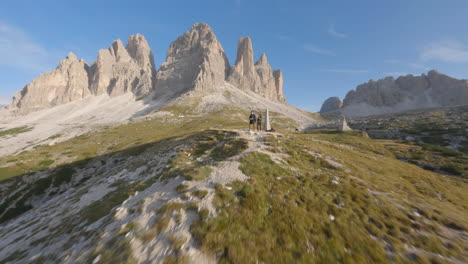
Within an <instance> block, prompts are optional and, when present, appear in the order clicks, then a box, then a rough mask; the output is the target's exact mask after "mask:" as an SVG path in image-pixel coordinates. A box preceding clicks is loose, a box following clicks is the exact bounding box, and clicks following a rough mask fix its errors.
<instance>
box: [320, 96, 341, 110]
mask: <svg viewBox="0 0 468 264" xmlns="http://www.w3.org/2000/svg"><path fill="white" fill-rule="evenodd" d="M342 106H343V101H341V99H340V98H339V97H336V96H334V97H330V98H328V99H327V100H325V102H323V104H322V107H321V108H320V113H326V112H331V111H335V110H339V109H340V108H341V107H342Z"/></svg>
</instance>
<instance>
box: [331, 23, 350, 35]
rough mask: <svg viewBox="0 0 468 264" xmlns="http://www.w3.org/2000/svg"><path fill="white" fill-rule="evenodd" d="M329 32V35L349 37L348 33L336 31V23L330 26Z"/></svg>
mask: <svg viewBox="0 0 468 264" xmlns="http://www.w3.org/2000/svg"><path fill="white" fill-rule="evenodd" d="M327 33H328V35H330V36H332V37H335V38H347V37H348V35H346V34H344V33H340V32H338V31H336V29H335V25H334V24H330V25H329V26H328V29H327Z"/></svg>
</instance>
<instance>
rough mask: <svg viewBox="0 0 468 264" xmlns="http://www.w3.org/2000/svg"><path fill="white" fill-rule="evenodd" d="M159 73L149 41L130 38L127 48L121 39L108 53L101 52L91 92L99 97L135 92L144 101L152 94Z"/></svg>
mask: <svg viewBox="0 0 468 264" xmlns="http://www.w3.org/2000/svg"><path fill="white" fill-rule="evenodd" d="M155 74H156V70H155V67H154V57H153V53H152V52H151V49H150V47H149V45H148V42H147V41H146V39H145V37H144V36H143V35H141V34H136V35H133V36H130V37H129V38H128V43H127V47H124V45H123V43H122V41H121V40H120V39H118V40H115V41H114V42H113V43H112V45H111V46H110V47H109V49H108V50H100V51H99V53H98V58H97V60H96V62H94V64H93V66H92V70H91V78H90V84H89V86H90V90H91V91H92V92H93V94H95V95H100V94H103V93H107V94H109V95H111V96H116V95H121V94H124V93H127V92H132V93H133V94H135V96H136V97H137V98H141V97H143V96H145V95H147V94H148V93H150V91H151V90H152V88H153V86H154V77H155Z"/></svg>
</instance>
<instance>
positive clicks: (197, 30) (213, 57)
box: [156, 23, 229, 96]
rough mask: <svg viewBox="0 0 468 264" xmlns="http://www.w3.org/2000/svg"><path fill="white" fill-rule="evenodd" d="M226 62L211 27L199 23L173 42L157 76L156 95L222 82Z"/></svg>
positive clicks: (216, 84)
mask: <svg viewBox="0 0 468 264" xmlns="http://www.w3.org/2000/svg"><path fill="white" fill-rule="evenodd" d="M228 71H229V62H228V59H227V57H226V54H225V53H224V50H223V47H222V46H221V43H219V41H218V40H217V39H216V36H215V34H214V33H213V31H212V29H211V28H210V27H209V26H208V25H207V24H204V23H198V24H195V25H193V27H192V28H191V29H190V30H189V31H188V32H186V33H185V34H183V35H182V36H180V37H179V38H178V39H177V40H176V41H174V42H172V43H171V45H170V47H169V50H168V51H167V56H166V61H165V62H164V63H162V64H161V67H160V68H159V70H158V72H157V75H156V95H157V96H159V95H177V94H181V93H183V92H186V91H189V90H193V89H205V90H209V89H215V88H216V87H219V86H221V85H223V84H224V82H225V80H226V77H227V73H228Z"/></svg>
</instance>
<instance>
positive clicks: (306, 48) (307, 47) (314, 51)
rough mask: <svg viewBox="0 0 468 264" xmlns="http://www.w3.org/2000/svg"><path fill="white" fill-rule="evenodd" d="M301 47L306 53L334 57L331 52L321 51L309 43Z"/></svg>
mask: <svg viewBox="0 0 468 264" xmlns="http://www.w3.org/2000/svg"><path fill="white" fill-rule="evenodd" d="M303 47H304V49H305V50H306V51H308V52H311V53H315V54H320V55H328V56H334V55H335V53H334V52H333V51H331V50H327V49H323V48H320V47H318V46H315V45H313V44H310V43H307V44H304V45H303Z"/></svg>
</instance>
